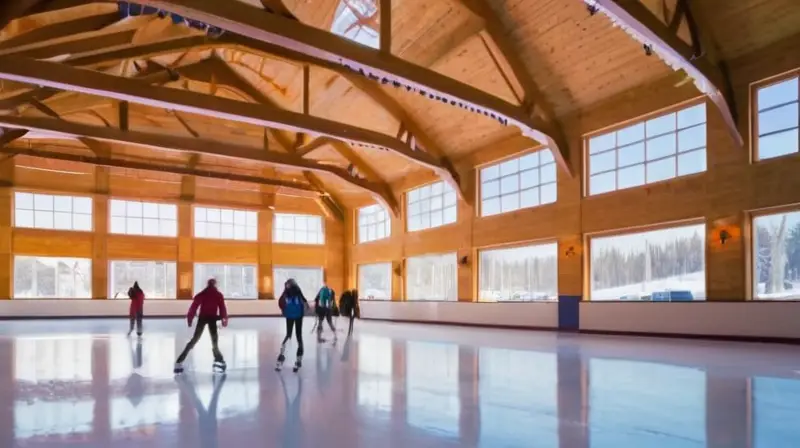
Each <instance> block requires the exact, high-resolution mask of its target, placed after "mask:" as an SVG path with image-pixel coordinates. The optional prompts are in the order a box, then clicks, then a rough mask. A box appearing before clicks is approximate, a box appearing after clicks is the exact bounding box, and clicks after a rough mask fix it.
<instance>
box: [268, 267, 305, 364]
mask: <svg viewBox="0 0 800 448" xmlns="http://www.w3.org/2000/svg"><path fill="white" fill-rule="evenodd" d="M278 307H280V309H281V313H282V314H283V317H284V318H285V319H286V337H285V338H283V342H282V343H281V352H280V354H279V355H278V361H277V363H276V364H275V370H276V371H280V370H281V367H283V363H284V361H286V355H285V352H286V343H287V342H289V340H290V339H292V330H294V331H295V335H296V336H297V355H296V359H295V361H294V368H293V369H292V371H294V372H297V371H298V370H300V367H302V366H303V317H304V316H305V313H306V308H308V300H306V298H305V296H303V291H302V290H300V286H298V284H297V282H296V281H295V280H294V279H292V278H290V279H289V280H287V281H286V283H285V284H284V285H283V293H282V294H281V297H280V299H278Z"/></svg>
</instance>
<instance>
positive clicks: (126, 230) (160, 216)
mask: <svg viewBox="0 0 800 448" xmlns="http://www.w3.org/2000/svg"><path fill="white" fill-rule="evenodd" d="M110 208H111V226H110V232H111V233H121V234H124V235H148V236H177V235H178V207H177V206H176V205H175V204H156V203H154V202H140V201H121V200H119V199H112V200H111V207H110Z"/></svg>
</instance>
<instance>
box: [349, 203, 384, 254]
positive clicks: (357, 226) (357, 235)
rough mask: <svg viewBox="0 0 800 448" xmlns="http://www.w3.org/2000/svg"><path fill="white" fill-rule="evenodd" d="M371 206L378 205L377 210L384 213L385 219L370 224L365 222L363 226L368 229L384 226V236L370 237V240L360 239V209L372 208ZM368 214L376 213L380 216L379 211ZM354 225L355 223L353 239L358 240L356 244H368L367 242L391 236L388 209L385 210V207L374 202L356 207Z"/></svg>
mask: <svg viewBox="0 0 800 448" xmlns="http://www.w3.org/2000/svg"><path fill="white" fill-rule="evenodd" d="M372 207H378V210H380V211H382V212H383V214H384V215H385V217H386V219H385V220H381V221H378V222H375V223H372V224H370V223H367V224H365V228H366V229H367V230H368V229H369V228H370V227H374V228H375V229H378V228H380V226H385V227H386V236H384V237H382V238H375V239H371V240H362V239H361V211H362V210H364V209H366V208H372ZM370 215H377V216H379V217H380V215H381V213H380V212H377V213H370ZM355 225H356V239H355V241H357V242H358V243H357V244H369V243H372V242H375V241H383V240H386V239H389V238H391V237H392V217H391V215H390V214H389V211H388V210H386V207H384V206H383V205H381V204H377V203H376V204H372V205H366V206H364V207H359V208H357V209H356V219H355Z"/></svg>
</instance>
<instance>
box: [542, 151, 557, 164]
mask: <svg viewBox="0 0 800 448" xmlns="http://www.w3.org/2000/svg"><path fill="white" fill-rule="evenodd" d="M538 154H539V157H540V158H539V163H540V164H542V165H544V164H545V163H550V162H553V161H554V160H553V151H551V150H549V149H543V150H541V151H539V152H538Z"/></svg>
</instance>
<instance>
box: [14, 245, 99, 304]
mask: <svg viewBox="0 0 800 448" xmlns="http://www.w3.org/2000/svg"><path fill="white" fill-rule="evenodd" d="M18 258H32V259H34V260H38V259H50V260H75V261H84V262H87V263H88V264H89V267H88V275H89V282H88V283H89V290H88V297H75V296H73V297H62V296H61V295H60V294H58V272H56V275H55V277H54V278H55V283H54V288H55V292H56V294H54V295H53V296H45V297H41V296H35V297H22V296H17V292H16V279H17V259H18ZM93 261H94V260H92V258H91V257H89V258H85V257H74V256H59V255H46V256H44V255H27V254H22V253H17V254H13V258H12V270H11V300H33V301H36V300H91V299H92V298H93V296H94V294H95V291H94V276H93V272H92V270H93V269H94V267H93ZM84 275H85V274H84ZM31 281H32V286H35V285H36V279H32V280H31ZM38 289H39V288H38V286H37V287H36V290H37V291H38Z"/></svg>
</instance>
